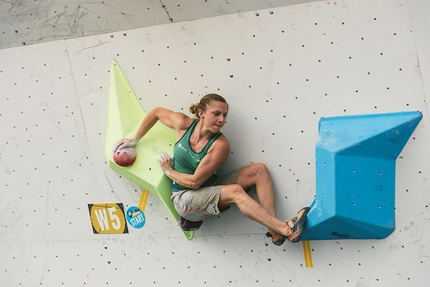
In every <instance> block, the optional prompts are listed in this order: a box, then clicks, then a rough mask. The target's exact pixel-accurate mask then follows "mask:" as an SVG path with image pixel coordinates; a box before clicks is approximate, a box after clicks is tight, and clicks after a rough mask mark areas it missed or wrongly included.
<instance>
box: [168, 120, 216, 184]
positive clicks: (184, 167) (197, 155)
mask: <svg viewBox="0 0 430 287" xmlns="http://www.w3.org/2000/svg"><path fill="white" fill-rule="evenodd" d="M197 122H198V120H194V121H193V123H192V124H191V125H190V127H189V128H188V129H187V131H186V132H185V134H184V135H183V136H182V137H181V139H180V140H178V141H177V142H176V143H175V147H174V149H173V155H174V157H173V169H174V170H176V171H178V172H180V173H186V174H194V172H195V170H196V169H197V167H198V166H199V164H200V161H201V160H202V159H203V158H204V157H205V156H206V154H207V152H208V150H209V148H210V147H211V146H212V144H213V142H214V141H215V140H216V139H217V138H218V137H219V136H220V135H222V133H221V132H218V133H217V134H215V135H213V136H212V138H211V139H210V140H209V141H208V142H207V144H206V145H205V147H204V148H203V149H202V151H201V152H195V151H193V149H192V148H191V145H190V137H191V134H192V133H193V131H194V128H195V127H196V125H197ZM216 179H217V175H216V174H215V173H214V174H212V175H211V176H210V177H209V178H208V179H207V180H206V181H205V182H204V183H203V184H202V185H201V186H202V187H204V186H208V185H211V184H212V183H214V182H215V181H216ZM172 189H173V192H178V191H181V190H186V189H189V188H186V187H183V186H181V185H179V184H177V183H176V182H173V186H172Z"/></svg>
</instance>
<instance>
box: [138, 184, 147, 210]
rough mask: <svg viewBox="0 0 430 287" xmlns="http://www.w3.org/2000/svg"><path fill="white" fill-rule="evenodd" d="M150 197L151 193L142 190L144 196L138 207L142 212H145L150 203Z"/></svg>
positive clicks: (141, 197) (141, 196)
mask: <svg viewBox="0 0 430 287" xmlns="http://www.w3.org/2000/svg"><path fill="white" fill-rule="evenodd" d="M148 197H149V191H147V190H146V189H144V188H142V194H141V195H140V201H139V205H138V206H137V207H139V208H140V210H142V212H144V211H145V208H146V202H147V201H148Z"/></svg>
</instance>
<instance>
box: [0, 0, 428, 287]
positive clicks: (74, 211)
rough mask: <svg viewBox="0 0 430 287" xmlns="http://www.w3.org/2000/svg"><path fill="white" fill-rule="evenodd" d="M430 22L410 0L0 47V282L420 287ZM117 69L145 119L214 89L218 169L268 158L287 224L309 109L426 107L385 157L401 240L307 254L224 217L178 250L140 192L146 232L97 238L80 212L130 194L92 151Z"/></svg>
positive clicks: (308, 136)
mask: <svg viewBox="0 0 430 287" xmlns="http://www.w3.org/2000/svg"><path fill="white" fill-rule="evenodd" d="M42 2H43V1H40V3H42ZM148 3H152V2H151V1H149V2H148ZM2 5H5V3H2ZM148 5H149V4H148ZM157 7H158V6H157ZM112 9H113V8H112ZM154 9H155V8H154ZM425 11H427V13H426V12H425ZM51 12H52V11H51ZM428 12H430V6H429V4H427V2H426V1H418V0H416V1H413V0H410V1H408V0H382V1H371V0H361V1H352V0H343V1H336V2H332V1H329V2H327V1H322V2H312V3H307V4H300V5H293V6H286V7H277V8H269V9H261V10H258V11H249V12H243V13H236V14H228V15H223V16H219V17H209V18H205V19H198V20H194V21H188V22H178V23H170V21H168V22H167V24H164V25H154V26H151V27H143V28H139V29H130V30H122V31H118V32H108V33H105V34H103V32H102V33H101V34H97V35H92V36H88V37H84V38H74V39H67V40H58V41H52V42H45V43H40V44H37V45H30V46H25V47H15V48H10V49H3V50H0V84H1V87H2V90H1V92H0V134H1V137H0V194H1V197H0V251H1V254H2V260H1V262H0V282H2V285H4V286H128V285H130V286H136V285H137V286H167V285H168V284H169V285H173V286H177V285H183V284H187V285H188V286H244V285H248V286H311V284H312V285H318V286H425V284H427V282H428V280H429V274H428V271H427V270H428V265H429V264H430V261H429V256H430V251H429V242H430V226H429V218H430V211H429V204H430V195H429V183H428V180H429V176H430V167H429V164H428V163H429V161H430V152H429V150H428V145H429V142H430V129H429V110H428V106H427V96H428V95H429V93H430V90H429V87H430V86H429V80H428V79H429V67H430V57H429V52H428V51H430V49H429V48H430V46H429V45H430V41H429V37H428V29H427V27H428V24H429V22H428V21H429V20H427V18H426V15H428ZM163 13H165V12H164V11H163ZM210 16H214V15H210ZM172 18H174V17H173V16H172ZM3 47H5V46H3ZM6 47H7V46H6ZM112 59H116V60H117V61H118V63H119V64H120V65H121V67H122V69H123V70H124V73H125V74H126V76H127V79H128V81H129V82H130V85H131V86H132V88H133V90H134V92H135V93H136V95H137V96H138V98H139V101H140V103H141V105H142V106H143V107H144V108H145V109H146V110H150V109H152V108H154V107H156V106H164V107H167V108H170V109H173V110H178V111H181V110H182V111H183V112H185V113H187V111H188V106H189V105H190V103H193V102H197V101H198V100H199V99H200V97H201V96H202V95H204V94H206V93H209V92H217V93H220V94H221V95H223V96H225V97H226V99H227V100H228V102H229V104H230V107H231V109H230V112H229V117H228V122H227V125H226V126H225V128H224V129H223V132H224V133H225V135H226V136H227V138H228V139H229V140H230V143H231V156H230V158H229V160H228V162H227V163H226V164H225V165H224V166H223V168H222V170H221V171H220V173H224V172H228V171H231V170H234V169H237V168H239V167H241V166H243V165H246V164H249V163H251V162H263V163H265V164H266V165H267V166H268V167H269V170H270V172H271V174H272V177H273V181H274V185H275V189H276V198H277V202H278V204H277V207H278V215H279V218H281V219H287V218H290V217H291V216H293V215H294V214H295V212H296V211H297V210H298V209H299V208H300V207H302V206H303V205H309V204H310V203H311V202H312V201H313V199H314V196H315V192H316V191H315V144H316V142H317V139H318V133H317V130H318V121H319V119H320V118H321V117H328V116H338V115H353V114H373V113H385V112H399V111H415V110H419V111H422V112H423V119H422V120H421V122H420V123H419V125H418V127H417V128H416V130H415V132H414V133H413V135H412V137H411V139H410V140H409V142H408V143H407V144H406V146H405V148H404V149H403V151H402V153H401V154H400V156H399V158H398V159H397V174H396V226H397V228H396V230H395V231H394V233H393V234H391V235H390V236H389V237H388V238H386V239H384V240H364V241H359V240H339V241H312V242H310V245H311V247H310V250H309V249H307V251H306V252H305V248H304V246H305V245H302V244H300V243H299V244H295V245H294V244H289V243H285V244H284V245H283V246H282V247H276V246H274V245H273V244H271V242H270V239H268V238H266V237H265V235H264V234H265V232H266V230H265V228H264V227H262V226H260V225H259V224H257V223H254V222H252V221H250V220H249V219H247V218H245V217H244V216H242V215H241V214H240V212H239V211H238V209H237V208H232V209H231V210H230V211H229V212H228V213H226V214H224V215H222V216H221V217H219V218H211V219H209V220H206V221H205V223H204V224H203V226H202V228H201V229H200V230H198V231H197V232H196V233H195V238H194V239H193V240H192V241H188V240H187V239H186V238H185V237H184V235H183V234H182V232H181V231H180V230H179V229H178V228H177V226H176V223H175V222H173V221H172V220H171V218H170V216H169V215H168V213H167V211H166V210H165V209H164V207H163V206H162V205H161V203H160V202H159V201H158V199H157V198H155V197H153V196H150V197H149V199H148V203H147V207H146V210H145V216H146V224H145V226H144V227H143V228H142V229H134V228H129V233H128V234H119V235H105V234H103V235H102V234H94V233H93V230H92V227H91V220H90V216H89V212H88V204H91V203H123V205H124V207H125V208H127V207H129V206H133V205H137V204H138V202H139V200H140V196H141V189H140V187H139V186H136V185H135V184H133V183H132V182H130V181H129V180H127V179H125V178H123V177H121V176H119V175H118V174H117V173H115V172H114V171H112V170H111V169H110V168H109V167H108V165H107V163H106V160H105V158H104V143H105V132H106V120H107V104H108V93H109V75H110V74H109V69H110V63H111V61H112ZM308 246H309V243H308ZM309 251H310V253H309ZM310 256H311V259H312V265H310V262H309V259H310V258H309V257H310ZM310 267H313V268H310Z"/></svg>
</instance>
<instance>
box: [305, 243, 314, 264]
mask: <svg viewBox="0 0 430 287" xmlns="http://www.w3.org/2000/svg"><path fill="white" fill-rule="evenodd" d="M302 246H303V254H304V257H305V263H306V267H307V268H314V263H313V262H312V250H311V243H310V242H309V241H302Z"/></svg>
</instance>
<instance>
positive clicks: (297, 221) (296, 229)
mask: <svg viewBox="0 0 430 287" xmlns="http://www.w3.org/2000/svg"><path fill="white" fill-rule="evenodd" d="M309 210H310V208H309V207H304V208H302V209H300V210H299V212H297V214H296V216H294V217H293V218H292V219H291V220H290V221H288V222H287V223H288V225H289V226H290V228H291V231H292V232H293V233H292V234H291V235H290V236H288V241H290V242H293V243H296V242H299V241H300V237H301V236H302V229H303V225H304V224H305V222H306V219H307V215H308V213H309Z"/></svg>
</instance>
